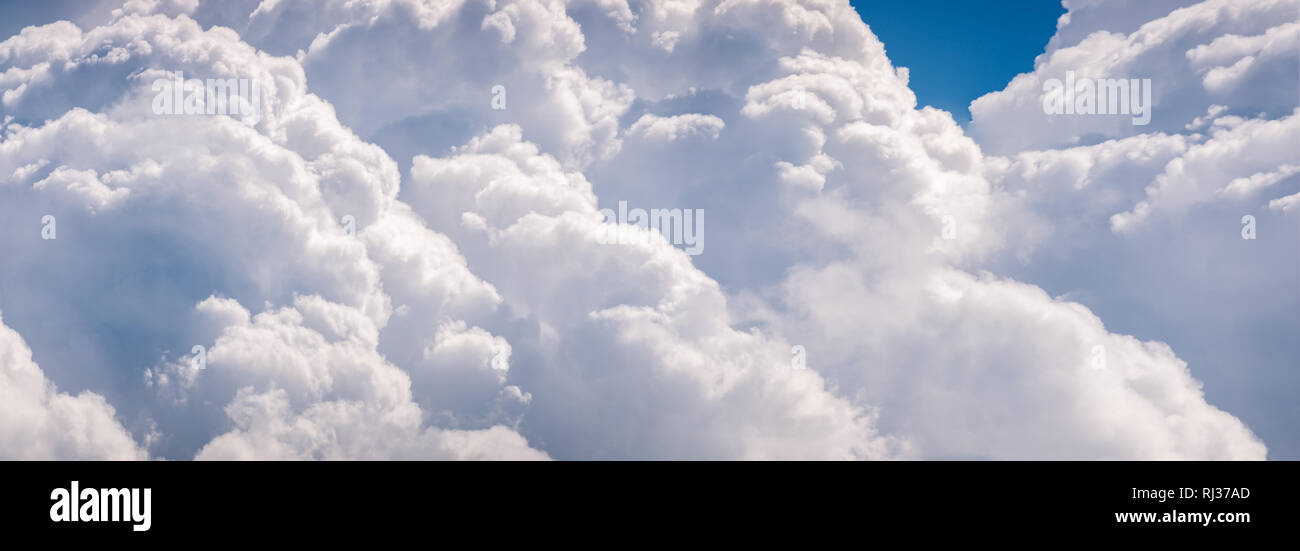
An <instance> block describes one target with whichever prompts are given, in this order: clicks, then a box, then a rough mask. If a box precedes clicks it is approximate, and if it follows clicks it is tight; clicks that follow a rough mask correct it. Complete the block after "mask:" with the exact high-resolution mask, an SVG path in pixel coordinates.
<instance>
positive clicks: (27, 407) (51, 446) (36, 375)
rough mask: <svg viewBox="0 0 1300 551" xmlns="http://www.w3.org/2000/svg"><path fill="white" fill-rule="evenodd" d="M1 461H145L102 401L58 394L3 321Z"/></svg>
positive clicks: (0, 334) (0, 339)
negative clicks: (2, 459)
mask: <svg viewBox="0 0 1300 551" xmlns="http://www.w3.org/2000/svg"><path fill="white" fill-rule="evenodd" d="M0 457H3V458H4V459H8V460H13V459H45V460H48V459H119V460H120V459H143V458H144V457H145V450H143V449H141V448H140V447H139V446H138V445H137V444H136V442H135V440H133V439H132V438H131V435H130V434H128V433H127V432H126V430H125V429H123V428H122V425H121V424H120V423H118V421H117V419H116V418H115V412H114V410H113V406H110V405H109V404H108V402H106V401H104V397H103V396H100V395H98V394H95V393H94V392H89V391H85V392H82V393H80V394H77V395H76V396H73V395H70V394H67V393H65V392H59V391H58V389H56V388H55V386H54V384H53V383H51V382H50V381H49V380H48V379H46V378H45V374H44V373H42V372H41V368H40V367H39V366H37V365H36V363H35V362H33V361H32V352H31V350H29V349H28V348H27V344H26V343H24V342H23V339H22V337H20V336H18V334H17V333H15V332H14V331H13V329H10V328H9V327H6V326H5V325H4V324H3V319H0Z"/></svg>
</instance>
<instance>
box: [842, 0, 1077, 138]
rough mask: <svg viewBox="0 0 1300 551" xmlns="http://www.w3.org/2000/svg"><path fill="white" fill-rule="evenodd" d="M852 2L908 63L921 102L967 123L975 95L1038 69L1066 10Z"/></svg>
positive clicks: (1024, 4)
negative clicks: (1036, 64)
mask: <svg viewBox="0 0 1300 551" xmlns="http://www.w3.org/2000/svg"><path fill="white" fill-rule="evenodd" d="M850 3H851V4H853V7H854V8H855V9H857V10H858V14H859V15H861V16H862V19H863V21H865V22H866V23H867V26H869V27H871V31H872V32H874V33H876V36H877V37H878V38H880V40H881V41H882V42H884V43H885V51H886V53H888V54H889V59H890V60H891V61H893V62H894V65H895V66H903V67H907V68H908V70H909V71H910V75H911V86H912V91H914V92H916V100H917V104H918V106H924V105H933V106H935V107H938V108H941V109H944V110H947V111H948V112H950V113H952V116H953V118H954V119H957V122H958V123H960V124H961V125H962V126H965V125H966V124H967V123H969V122H970V112H969V111H968V110H967V107H968V106H969V105H970V102H971V101H974V100H975V98H978V97H980V96H982V95H984V94H987V93H989V92H993V91H996V90H1001V89H1002V88H1003V87H1005V86H1006V85H1007V82H1009V81H1010V80H1011V78H1012V77H1014V76H1016V75H1017V74H1020V73H1025V72H1029V71H1031V70H1033V68H1034V57H1035V56H1037V55H1038V54H1041V53H1043V48H1044V47H1045V46H1047V41H1048V39H1050V38H1051V37H1052V33H1053V32H1054V31H1055V30H1056V20H1057V18H1059V17H1060V16H1061V15H1062V14H1064V13H1065V9H1064V8H1063V7H1062V6H1061V3H1060V2H1056V1H1053V0H1006V1H999V0H974V1H970V0H913V1H910V2H881V1H879V0H876V1H862V0H858V1H854V2H850ZM990 30H993V31H995V32H989V31H990Z"/></svg>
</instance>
